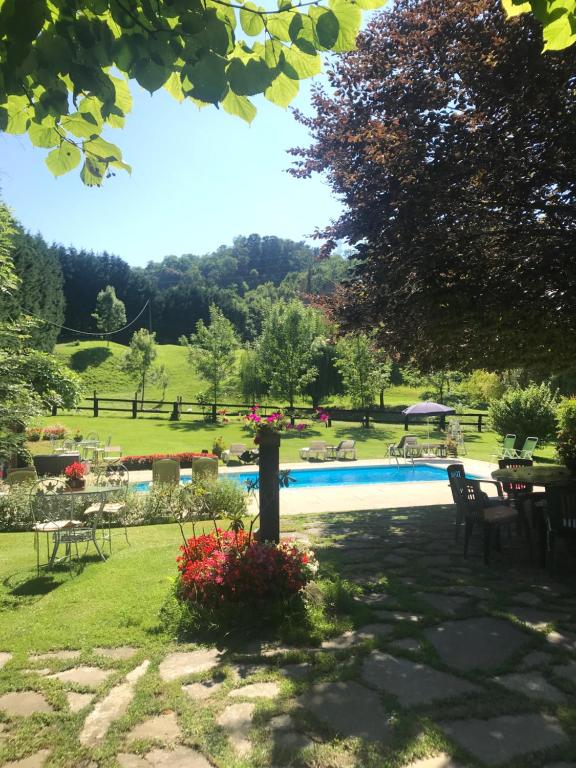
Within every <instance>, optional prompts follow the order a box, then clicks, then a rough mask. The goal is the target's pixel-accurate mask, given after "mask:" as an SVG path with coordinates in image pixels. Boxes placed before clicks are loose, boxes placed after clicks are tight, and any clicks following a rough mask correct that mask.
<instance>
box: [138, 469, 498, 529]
mask: <svg viewBox="0 0 576 768" xmlns="http://www.w3.org/2000/svg"><path fill="white" fill-rule="evenodd" d="M455 462H458V463H462V464H464V466H465V468H466V473H467V474H469V475H473V476H475V477H483V478H487V479H489V478H490V473H491V472H492V470H494V469H497V468H498V465H497V464H491V463H489V462H487V461H478V460H476V459H467V458H466V457H463V458H459V459H416V460H415V462H414V463H415V464H417V465H418V464H428V465H430V466H436V467H447V466H448V465H449V464H454V463H455ZM402 463H403V464H404V463H405V464H406V466H411V462H402ZM346 465H354V466H355V467H374V466H386V467H387V466H394V465H395V462H392V463H390V462H389V461H388V460H383V459H367V460H365V461H319V462H314V461H313V462H302V461H300V462H294V463H292V464H281V465H280V468H281V469H303V468H304V467H318V468H319V467H322V468H323V469H331V468H334V467H342V466H346ZM250 469H254V467H252V465H244V466H239V467H236V466H235V467H222V468H221V469H220V476H221V477H226V475H233V474H237V473H239V472H246V471H250ZM151 479H152V472H151V471H149V470H143V471H137V472H131V473H130V480H131V481H132V482H143V481H147V480H151ZM434 504H452V494H451V492H450V486H449V485H448V480H447V479H446V480H441V481H437V480H432V481H428V482H413V483H367V484H364V485H342V486H336V487H334V486H325V487H319V488H294V487H292V488H285V489H282V492H281V496H280V514H281V516H283V517H284V516H289V515H306V514H315V513H318V512H351V511H360V510H369V509H387V508H398V507H419V506H430V505H434ZM257 509H258V507H257V501H256V499H252V500H251V502H250V512H251V513H252V514H255V513H256V512H257Z"/></svg>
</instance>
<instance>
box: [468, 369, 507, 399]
mask: <svg viewBox="0 0 576 768" xmlns="http://www.w3.org/2000/svg"><path fill="white" fill-rule="evenodd" d="M460 390H461V392H462V395H463V396H464V397H465V398H466V400H467V401H468V403H469V404H470V405H471V406H472V407H474V408H484V407H486V406H487V405H489V404H490V403H491V402H492V400H496V399H497V398H500V397H502V395H503V393H504V384H503V383H502V380H501V379H500V377H499V376H498V374H496V373H492V372H490V371H483V370H477V371H472V373H471V374H470V376H468V378H467V379H465V380H464V381H463V382H462V384H461V385H460Z"/></svg>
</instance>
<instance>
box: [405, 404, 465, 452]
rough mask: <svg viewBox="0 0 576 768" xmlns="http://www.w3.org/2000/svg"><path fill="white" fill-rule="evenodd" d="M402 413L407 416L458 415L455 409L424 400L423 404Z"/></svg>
mask: <svg viewBox="0 0 576 768" xmlns="http://www.w3.org/2000/svg"><path fill="white" fill-rule="evenodd" d="M402 413H403V414H404V415H405V416H428V417H430V416H446V415H447V414H449V413H456V411H455V410H454V408H449V407H448V406H447V405H442V404H441V403H431V402H429V401H428V400H424V401H423V402H421V403H414V405H411V406H409V407H408V408H404V410H403V411H402ZM428 442H430V419H429V418H428Z"/></svg>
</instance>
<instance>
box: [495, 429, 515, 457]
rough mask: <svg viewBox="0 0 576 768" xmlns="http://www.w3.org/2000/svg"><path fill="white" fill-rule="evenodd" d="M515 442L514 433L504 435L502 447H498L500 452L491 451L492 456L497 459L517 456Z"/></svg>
mask: <svg viewBox="0 0 576 768" xmlns="http://www.w3.org/2000/svg"><path fill="white" fill-rule="evenodd" d="M515 444H516V435H506V437H505V438H504V441H503V443H502V448H501V449H500V453H493V454H492V456H495V457H496V458H497V459H517V458H519V456H518V454H517V451H516V449H515V448H514V446H515Z"/></svg>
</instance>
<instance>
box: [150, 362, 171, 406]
mask: <svg viewBox="0 0 576 768" xmlns="http://www.w3.org/2000/svg"><path fill="white" fill-rule="evenodd" d="M152 383H153V384H155V385H156V386H157V387H160V389H161V390H162V401H164V400H165V399H166V390H167V388H168V384H170V376H169V374H168V371H167V370H166V366H165V365H164V363H162V365H157V366H156V368H154V369H153V370H152Z"/></svg>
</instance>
